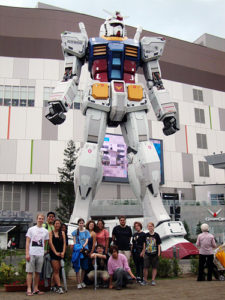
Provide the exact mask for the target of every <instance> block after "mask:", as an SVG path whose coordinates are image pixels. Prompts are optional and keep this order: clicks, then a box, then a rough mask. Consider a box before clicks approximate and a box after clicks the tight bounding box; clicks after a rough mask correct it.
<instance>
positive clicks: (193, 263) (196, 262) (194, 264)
mask: <svg viewBox="0 0 225 300" xmlns="http://www.w3.org/2000/svg"><path fill="white" fill-rule="evenodd" d="M198 265H199V260H198V259H197V258H191V273H193V274H195V275H197V274H198Z"/></svg>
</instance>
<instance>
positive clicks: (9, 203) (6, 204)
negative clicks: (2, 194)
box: [3, 201, 11, 210]
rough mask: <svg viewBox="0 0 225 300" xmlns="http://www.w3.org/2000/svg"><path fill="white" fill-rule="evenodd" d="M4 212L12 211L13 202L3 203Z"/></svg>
mask: <svg viewBox="0 0 225 300" xmlns="http://www.w3.org/2000/svg"><path fill="white" fill-rule="evenodd" d="M3 210H11V201H10V202H9V201H4V202H3Z"/></svg>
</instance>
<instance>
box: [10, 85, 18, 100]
mask: <svg viewBox="0 0 225 300" xmlns="http://www.w3.org/2000/svg"><path fill="white" fill-rule="evenodd" d="M12 99H16V100H18V99H20V88H19V86H13V87H12Z"/></svg>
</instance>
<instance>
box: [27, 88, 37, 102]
mask: <svg viewBox="0 0 225 300" xmlns="http://www.w3.org/2000/svg"><path fill="white" fill-rule="evenodd" d="M34 93H35V88H34V87H33V86H29V87H28V99H29V100H34Z"/></svg>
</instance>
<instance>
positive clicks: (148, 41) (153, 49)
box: [141, 37, 165, 62]
mask: <svg viewBox="0 0 225 300" xmlns="http://www.w3.org/2000/svg"><path fill="white" fill-rule="evenodd" d="M164 47H165V39H164V38H162V37H143V38H142V39H141V50H142V52H141V56H142V60H143V61H144V62H147V61H150V60H155V59H158V58H159V57H160V56H162V54H163V50H164Z"/></svg>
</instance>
